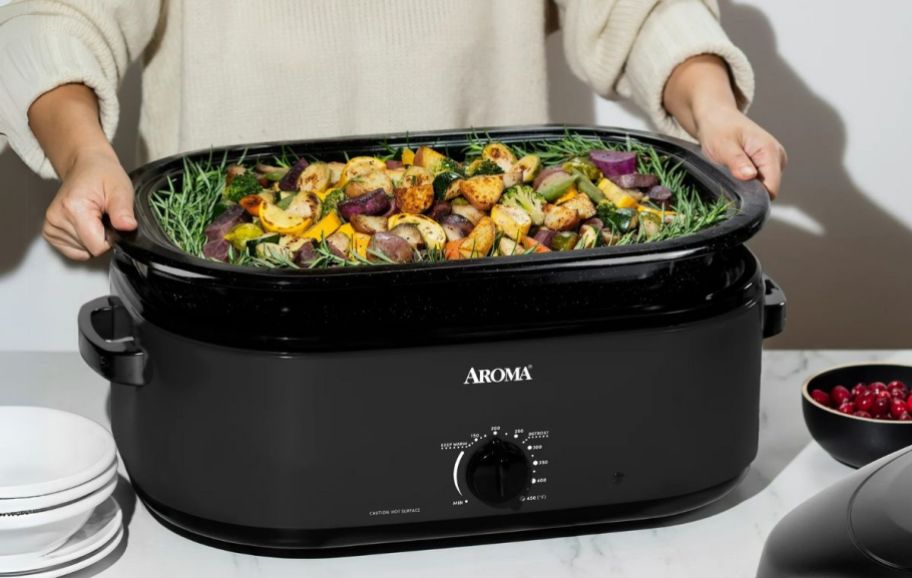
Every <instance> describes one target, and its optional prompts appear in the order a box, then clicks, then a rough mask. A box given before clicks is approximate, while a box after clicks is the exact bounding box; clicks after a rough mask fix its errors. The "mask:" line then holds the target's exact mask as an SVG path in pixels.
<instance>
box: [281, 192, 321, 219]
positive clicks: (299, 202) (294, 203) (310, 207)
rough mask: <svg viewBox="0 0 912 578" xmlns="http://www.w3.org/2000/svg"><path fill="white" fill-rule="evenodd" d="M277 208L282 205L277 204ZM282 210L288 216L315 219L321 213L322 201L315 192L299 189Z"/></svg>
mask: <svg viewBox="0 0 912 578" xmlns="http://www.w3.org/2000/svg"><path fill="white" fill-rule="evenodd" d="M278 208H280V209H281V208H282V207H281V206H278ZM283 210H284V211H285V213H287V214H288V215H290V216H293V217H301V218H303V219H310V220H311V221H316V220H317V219H319V218H320V215H321V214H323V203H322V202H321V201H320V198H319V197H318V196H317V195H316V194H315V193H310V192H306V191H301V192H300V193H298V194H296V195H294V197H293V198H292V199H291V201H290V202H289V203H288V207H287V208H286V209H283Z"/></svg>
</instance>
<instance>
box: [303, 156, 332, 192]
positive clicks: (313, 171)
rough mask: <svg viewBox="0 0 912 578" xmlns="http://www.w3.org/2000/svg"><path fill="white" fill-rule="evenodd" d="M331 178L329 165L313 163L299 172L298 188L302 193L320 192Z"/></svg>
mask: <svg viewBox="0 0 912 578" xmlns="http://www.w3.org/2000/svg"><path fill="white" fill-rule="evenodd" d="M331 178H332V174H331V171H330V170H329V165H327V164H326V163H313V164H311V165H310V166H308V167H307V168H306V169H304V170H303V171H302V172H301V176H299V177H298V190H299V191H301V192H304V193H322V192H323V191H325V190H326V187H328V186H329V182H330V179H331Z"/></svg>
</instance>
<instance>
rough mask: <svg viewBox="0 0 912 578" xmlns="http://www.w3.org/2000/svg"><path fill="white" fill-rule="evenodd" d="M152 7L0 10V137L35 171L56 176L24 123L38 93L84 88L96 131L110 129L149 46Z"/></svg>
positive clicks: (59, 5) (69, 5) (101, 3)
mask: <svg viewBox="0 0 912 578" xmlns="http://www.w3.org/2000/svg"><path fill="white" fill-rule="evenodd" d="M160 8H161V6H160V1H159V0H141V1H132V0H86V1H82V2H76V1H64V0H18V1H14V2H12V3H11V4H9V5H7V6H3V7H0V71H2V80H0V133H2V134H3V135H5V136H6V139H7V141H8V143H9V145H10V146H11V147H12V148H13V150H15V151H16V153H17V154H18V155H19V156H20V157H21V158H22V160H23V161H25V163H26V164H27V165H28V166H29V167H30V168H31V169H32V170H34V171H35V172H37V173H38V174H39V175H41V176H43V177H45V178H54V177H55V176H56V175H55V173H54V169H53V168H52V167H51V164H50V162H49V161H48V159H47V157H46V156H45V154H44V151H42V149H41V146H40V145H39V144H38V141H37V140H36V139H35V136H34V134H33V133H32V131H31V129H30V128H29V124H28V109H29V107H30V106H31V104H32V103H33V102H34V101H35V99H37V98H38V97H39V96H41V95H42V94H44V93H45V92H47V91H49V90H51V89H53V88H56V87H58V86H60V85H63V84H67V83H76V82H80V83H84V84H85V85H86V86H88V87H90V88H92V89H93V90H94V91H95V94H96V95H97V96H98V101H99V107H100V117H101V124H102V128H103V129H104V132H105V134H106V135H107V136H108V138H109V139H110V138H112V137H113V135H114V132H115V131H116V130H117V121H118V116H119V112H120V107H119V104H118V101H117V89H118V86H119V84H120V80H121V79H122V78H123V75H124V73H125V72H126V70H127V67H128V66H129V65H130V63H131V62H132V61H133V60H135V59H136V58H137V57H138V56H139V55H140V54H141V53H142V51H143V49H144V48H145V46H146V44H148V42H149V41H150V40H151V38H152V35H153V32H154V31H155V26H156V23H157V22H158V18H159V12H160Z"/></svg>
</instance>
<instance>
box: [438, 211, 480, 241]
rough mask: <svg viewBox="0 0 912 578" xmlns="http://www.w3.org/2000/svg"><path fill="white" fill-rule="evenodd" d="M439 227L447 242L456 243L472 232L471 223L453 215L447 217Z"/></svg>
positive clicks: (460, 216)
mask: <svg viewBox="0 0 912 578" xmlns="http://www.w3.org/2000/svg"><path fill="white" fill-rule="evenodd" d="M440 226H441V227H443V232H444V233H445V234H446V238H447V241H458V240H459V239H462V238H464V237H466V236H467V235H468V234H469V233H471V232H472V228H473V227H474V225H472V221H470V220H468V219H466V218H465V217H463V216H462V215H457V214H456V213H453V214H452V215H447V216H446V217H444V218H443V220H441V221H440Z"/></svg>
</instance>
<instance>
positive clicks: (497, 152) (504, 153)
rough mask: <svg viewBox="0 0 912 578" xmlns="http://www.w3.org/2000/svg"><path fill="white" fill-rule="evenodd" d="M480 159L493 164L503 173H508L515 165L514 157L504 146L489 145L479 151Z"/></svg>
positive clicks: (497, 144)
mask: <svg viewBox="0 0 912 578" xmlns="http://www.w3.org/2000/svg"><path fill="white" fill-rule="evenodd" d="M481 158H482V159H486V160H489V161H492V162H494V164H496V165H497V166H499V167H500V168H502V169H503V171H504V172H505V173H507V172H510V170H511V169H512V168H513V165H515V164H516V157H515V156H514V155H513V153H512V152H510V149H508V148H507V147H506V145H502V144H500V143H491V144H489V145H488V146H486V147H485V148H484V149H483V150H482V151H481Z"/></svg>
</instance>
